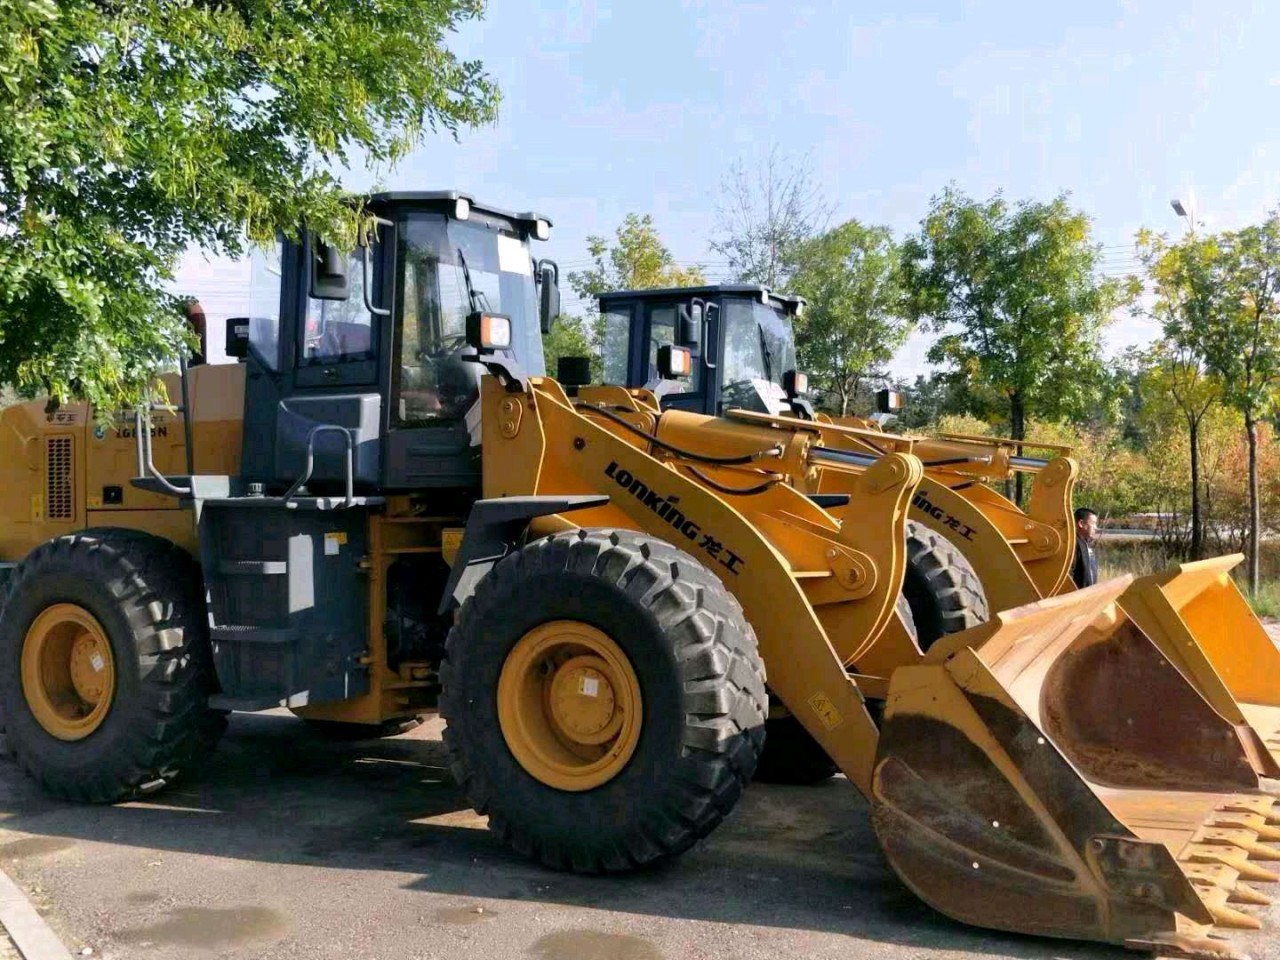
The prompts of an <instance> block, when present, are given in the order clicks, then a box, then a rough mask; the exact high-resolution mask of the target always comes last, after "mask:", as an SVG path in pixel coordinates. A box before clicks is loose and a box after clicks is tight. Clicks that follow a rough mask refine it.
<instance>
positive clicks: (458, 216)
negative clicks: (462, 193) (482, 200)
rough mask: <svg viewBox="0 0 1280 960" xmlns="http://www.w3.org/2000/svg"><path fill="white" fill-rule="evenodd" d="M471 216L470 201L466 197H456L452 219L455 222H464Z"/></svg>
mask: <svg viewBox="0 0 1280 960" xmlns="http://www.w3.org/2000/svg"><path fill="white" fill-rule="evenodd" d="M470 216H471V201H470V200H468V199H467V198H466V197H458V199H457V200H455V201H453V218H454V219H455V220H466V219H468V218H469V217H470Z"/></svg>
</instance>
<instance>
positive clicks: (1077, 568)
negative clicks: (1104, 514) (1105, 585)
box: [1071, 507, 1098, 587]
mask: <svg viewBox="0 0 1280 960" xmlns="http://www.w3.org/2000/svg"><path fill="white" fill-rule="evenodd" d="M1097 536H1098V515H1097V514H1096V513H1094V512H1093V511H1092V510H1090V509H1089V508H1088V507H1077V508H1076V562H1075V563H1073V564H1072V565H1071V579H1072V580H1074V581H1075V584H1076V586H1077V587H1091V586H1093V585H1094V584H1095V583H1097V582H1098V555H1097V553H1095V552H1094V549H1093V543H1094V540H1095V539H1096V538H1097Z"/></svg>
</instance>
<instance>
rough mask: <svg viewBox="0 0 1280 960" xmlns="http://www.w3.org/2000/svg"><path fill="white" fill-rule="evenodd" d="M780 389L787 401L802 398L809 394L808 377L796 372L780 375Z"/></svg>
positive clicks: (790, 371)
mask: <svg viewBox="0 0 1280 960" xmlns="http://www.w3.org/2000/svg"><path fill="white" fill-rule="evenodd" d="M782 389H783V392H785V393H786V395H787V398H788V399H791V398H793V397H803V396H804V395H805V394H806V393H808V392H809V375H808V374H806V373H801V372H800V371H798V370H788V371H787V372H786V373H784V374H783V375H782Z"/></svg>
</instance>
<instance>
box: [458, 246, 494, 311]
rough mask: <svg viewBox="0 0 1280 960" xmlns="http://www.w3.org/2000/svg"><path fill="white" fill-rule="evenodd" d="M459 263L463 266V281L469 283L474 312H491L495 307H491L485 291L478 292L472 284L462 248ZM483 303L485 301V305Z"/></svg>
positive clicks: (470, 299)
mask: <svg viewBox="0 0 1280 960" xmlns="http://www.w3.org/2000/svg"><path fill="white" fill-rule="evenodd" d="M457 250H458V263H459V264H461V265H462V279H463V280H465V281H466V282H467V299H468V300H469V301H470V302H471V309H472V311H473V312H474V311H476V310H482V309H483V310H489V311H492V310H493V307H491V306H489V298H488V297H487V296H485V294H484V291H482V290H476V288H475V287H474V286H472V284H471V271H470V270H468V269H467V258H466V256H465V255H464V254H463V252H462V248H461V247H458V248H457ZM481 301H484V302H483V304H482V303H481Z"/></svg>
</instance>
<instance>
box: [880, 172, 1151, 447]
mask: <svg viewBox="0 0 1280 960" xmlns="http://www.w3.org/2000/svg"><path fill="white" fill-rule="evenodd" d="M902 258H903V276H904V283H905V286H906V288H907V291H908V303H909V311H910V315H911V316H913V317H915V318H918V319H920V320H923V321H925V322H926V323H927V324H928V325H929V327H930V328H931V329H933V330H935V331H937V332H939V333H940V334H941V336H940V337H939V339H938V340H937V342H936V343H935V344H934V346H933V348H932V349H931V350H930V352H929V359H930V360H931V361H932V362H934V363H945V364H950V365H951V366H952V367H953V368H954V369H956V370H957V371H958V372H959V373H960V374H961V375H963V376H966V377H968V378H971V379H972V380H974V381H976V382H977V383H979V384H982V385H984V386H987V387H989V388H991V389H992V390H994V391H996V392H998V393H999V394H1000V395H1001V396H1002V397H1003V398H1004V399H1005V401H1006V403H1007V407H1008V411H1009V419H1010V432H1011V434H1012V435H1013V436H1014V437H1015V438H1017V437H1020V436H1021V435H1022V432H1023V430H1024V419H1025V417H1027V416H1031V415H1034V416H1039V417H1041V418H1049V419H1056V418H1058V417H1061V416H1068V415H1082V414H1084V413H1086V412H1088V410H1089V409H1090V408H1091V407H1092V406H1093V405H1094V404H1095V403H1096V402H1097V399H1098V397H1099V393H1100V387H1101V380H1102V376H1101V362H1100V357H1099V338H1100V332H1101V330H1102V327H1103V325H1104V324H1105V323H1106V322H1107V321H1108V319H1109V317H1110V314H1111V313H1112V311H1113V310H1115V309H1116V308H1117V307H1118V306H1120V305H1121V304H1122V303H1124V302H1125V301H1126V299H1127V298H1128V297H1130V296H1132V293H1133V291H1132V290H1131V289H1129V288H1127V287H1125V286H1122V285H1121V284H1118V283H1116V282H1114V281H1108V280H1099V279H1098V276H1097V267H1098V258H1099V248H1098V246H1097V245H1096V244H1094V243H1092V242H1091V240H1090V236H1089V221H1088V219H1087V218H1086V217H1085V215H1084V214H1082V213H1080V212H1078V211H1075V210H1072V209H1071V208H1070V207H1069V206H1068V205H1067V201H1066V197H1065V196H1059V197H1057V198H1056V199H1054V200H1053V201H1052V202H1049V203H1034V202H1021V203H1018V204H1016V205H1014V206H1010V205H1009V204H1008V203H1007V202H1006V201H1005V200H1004V199H1003V197H1001V196H1000V195H999V194H996V195H995V196H994V197H992V198H991V199H989V200H986V201H976V200H972V199H970V198H968V197H966V196H964V195H963V194H961V193H959V192H957V191H956V190H955V189H954V188H948V189H947V190H945V191H944V192H943V193H942V194H941V195H940V196H938V197H935V198H934V200H933V201H932V203H931V205H930V210H929V213H928V215H927V216H926V217H925V219H924V221H923V224H922V226H921V230H920V232H919V234H918V235H916V236H914V237H911V238H909V239H908V240H907V241H906V242H905V243H904V245H903V253H902Z"/></svg>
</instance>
